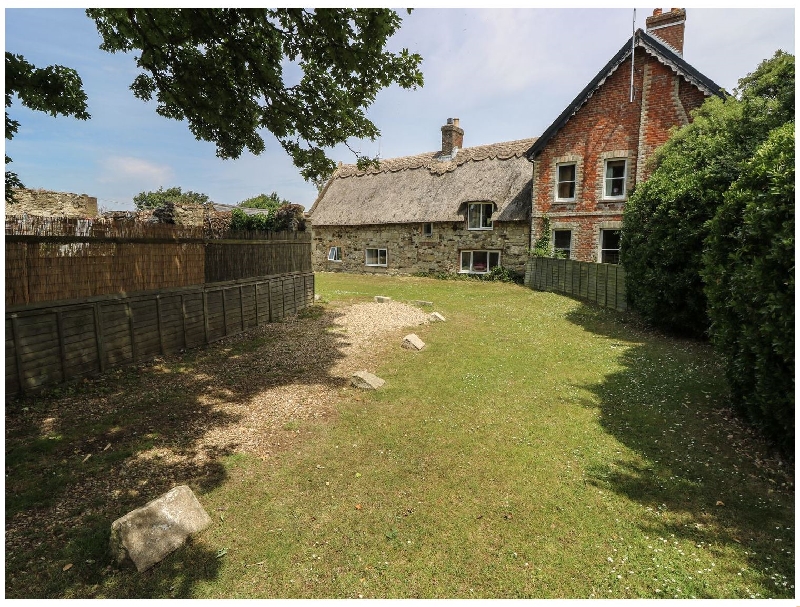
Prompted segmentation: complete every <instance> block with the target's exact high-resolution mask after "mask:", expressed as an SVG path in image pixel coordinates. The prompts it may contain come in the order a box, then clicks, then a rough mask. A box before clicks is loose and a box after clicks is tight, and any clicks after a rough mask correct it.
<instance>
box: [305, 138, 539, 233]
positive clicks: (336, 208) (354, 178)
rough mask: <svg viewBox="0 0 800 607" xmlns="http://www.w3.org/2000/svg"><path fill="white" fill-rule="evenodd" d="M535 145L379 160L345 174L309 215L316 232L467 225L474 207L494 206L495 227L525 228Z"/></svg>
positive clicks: (343, 168)
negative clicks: (509, 224) (324, 228)
mask: <svg viewBox="0 0 800 607" xmlns="http://www.w3.org/2000/svg"><path fill="white" fill-rule="evenodd" d="M535 141H536V139H535V138H534V139H521V140H518V141H508V142H505V143H495V144H492V145H481V146H475V147H471V148H464V149H462V150H458V151H457V153H456V155H455V158H450V157H449V156H443V155H442V153H441V152H429V153H427V154H418V155H416V156H405V157H403V158H392V159H388V160H381V162H380V167H379V168H376V167H369V168H368V169H367V170H360V169H358V167H357V166H355V165H343V166H340V167H339V168H338V169H337V170H336V172H335V173H334V174H333V176H332V177H331V179H330V180H329V181H328V183H327V184H326V186H325V188H324V189H323V190H322V192H321V193H320V195H319V197H317V200H316V202H315V203H314V206H312V207H311V210H310V211H309V214H310V215H311V222H312V224H313V225H315V226H320V225H375V224H386V223H418V222H428V221H432V222H435V221H463V220H464V218H465V215H464V214H465V212H466V206H467V203H469V202H493V203H494V204H495V206H496V211H495V212H494V214H493V215H492V219H493V220H495V221H523V220H526V219H527V218H528V216H529V213H530V207H531V177H532V172H533V171H532V165H531V164H530V162H528V160H527V159H526V158H525V156H524V153H525V151H527V150H528V149H529V148H530V147H531V145H533V143H534V142H535Z"/></svg>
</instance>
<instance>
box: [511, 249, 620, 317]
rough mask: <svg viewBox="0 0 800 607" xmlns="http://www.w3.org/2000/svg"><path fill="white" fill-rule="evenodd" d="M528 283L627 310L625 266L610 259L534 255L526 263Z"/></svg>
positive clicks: (540, 288) (616, 308)
mask: <svg viewBox="0 0 800 607" xmlns="http://www.w3.org/2000/svg"><path fill="white" fill-rule="evenodd" d="M525 284H526V285H527V286H528V287H530V288H531V289H535V290H537V291H552V292H555V293H564V294H565V295H569V296H571V297H576V298H578V299H585V300H588V301H591V302H594V303H596V304H598V305H601V306H603V307H605V308H612V309H614V310H619V311H620V312H624V311H625V310H627V309H628V301H627V298H626V295H625V269H624V268H623V267H622V266H619V265H614V264H607V263H591V262H587V261H573V260H571V259H551V258H549V257H532V258H530V259H529V260H528V263H527V265H526V267H525Z"/></svg>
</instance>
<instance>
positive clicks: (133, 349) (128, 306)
mask: <svg viewBox="0 0 800 607" xmlns="http://www.w3.org/2000/svg"><path fill="white" fill-rule="evenodd" d="M125 313H126V314H127V315H128V328H129V329H130V332H131V357H132V362H136V360H137V356H136V333H135V331H134V326H133V309H132V308H131V302H130V300H128V301H126V302H125Z"/></svg>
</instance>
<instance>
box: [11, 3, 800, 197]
mask: <svg viewBox="0 0 800 607" xmlns="http://www.w3.org/2000/svg"><path fill="white" fill-rule="evenodd" d="M784 6H786V7H791V6H792V5H791V4H789V3H787V4H785V5H784ZM667 10H668V9H667ZM652 12H653V9H652V8H637V9H636V27H637V28H639V27H641V28H644V23H645V18H646V17H647V16H649V15H651V14H652ZM401 14H402V15H403V26H402V28H401V29H400V31H399V32H398V33H397V34H396V35H395V36H394V37H393V38H392V39H391V40H390V43H389V47H390V49H391V50H395V51H396V50H399V49H401V48H404V47H406V48H408V49H409V50H411V51H412V52H416V53H419V54H420V55H422V57H423V64H422V70H423V73H424V76H425V86H424V87H423V88H421V89H417V90H416V91H406V90H403V89H400V88H399V87H396V86H394V87H391V88H389V89H386V90H384V91H383V92H381V93H380V94H379V95H378V98H377V99H376V102H375V103H374V104H373V106H372V107H371V108H370V109H369V113H368V116H369V118H370V119H371V120H372V121H373V122H375V124H376V125H377V126H378V128H379V129H380V130H381V133H382V135H381V138H380V140H379V141H375V142H370V141H363V142H361V141H351V142H350V145H351V147H353V148H354V149H356V150H361V151H362V152H363V153H366V154H368V155H375V154H376V153H380V155H381V157H383V158H391V157H397V156H405V155H409V154H418V153H422V152H429V151H434V150H436V149H438V147H439V145H440V142H441V134H440V127H441V126H442V125H443V124H444V123H445V121H446V120H447V118H459V119H460V121H461V122H460V124H461V127H462V128H463V129H464V131H465V135H464V146H465V147H469V146H473V145H483V144H488V143H495V142H500V141H509V140H513V139H523V138H526V137H535V136H537V135H539V134H541V133H542V131H544V130H545V129H546V128H547V127H548V126H549V125H550V123H551V122H552V121H553V120H555V118H556V117H557V116H558V115H559V114H560V112H561V111H562V110H563V109H564V108H565V107H566V106H567V104H568V103H569V102H570V101H571V100H572V99H573V98H574V97H575V96H576V95H577V94H578V92H580V91H581V89H583V87H584V86H585V85H586V84H587V83H588V82H589V81H590V80H591V78H593V77H594V75H595V74H596V73H597V72H598V71H599V70H600V69H601V68H602V67H603V66H604V65H605V63H606V62H607V61H608V60H609V59H610V58H611V57H612V56H613V55H614V53H616V52H617V51H618V50H619V49H620V47H621V46H622V45H623V44H624V43H625V41H626V40H627V39H628V38H629V37H630V35H631V29H632V25H633V9H632V8H620V9H586V8H571V9H544V8H515V9H463V8H445V9H433V8H421V9H417V10H415V11H414V12H413V13H412V14H411V15H406V14H405V12H404V11H403V12H402V13H401ZM794 34H795V11H794V9H793V8H783V9H774V8H770V9H731V8H725V9H696V8H691V7H688V8H687V22H686V35H685V45H684V59H686V60H687V61H688V62H689V63H690V64H692V65H693V66H694V67H695V68H697V69H698V70H700V71H701V72H702V73H703V74H705V75H706V76H707V77H709V78H711V79H712V80H714V81H715V82H716V83H717V84H719V85H720V86H722V87H724V88H726V89H727V90H729V91H730V90H732V89H733V88H734V87H735V86H736V83H737V81H738V79H739V78H741V77H742V76H745V75H746V74H748V73H750V72H752V71H753V70H754V69H755V68H756V67H757V66H758V64H759V63H760V62H761V61H763V60H764V59H767V58H769V57H771V56H772V55H773V54H774V52H775V51H776V50H778V49H782V50H785V51H787V52H790V53H794ZM5 40H6V51H10V52H13V53H17V54H21V55H23V56H24V57H25V58H26V59H27V60H28V61H30V62H32V63H33V64H34V65H37V66H39V67H44V66H46V65H52V64H60V65H65V66H67V67H71V68H74V69H76V70H77V71H78V72H79V74H80V76H81V78H82V80H83V84H84V90H85V91H86V94H87V95H88V104H89V113H90V114H91V115H92V118H91V119H90V120H88V121H86V122H84V121H79V120H75V119H73V118H68V117H58V118H52V117H50V116H47V115H45V114H42V113H38V112H32V111H29V110H27V109H26V108H23V107H22V106H21V105H20V104H19V102H18V101H16V100H15V102H14V103H13V104H12V106H11V107H10V108H8V109H7V111H8V112H9V114H10V116H11V117H12V118H14V119H16V120H19V121H20V123H21V127H20V129H19V132H18V133H17V135H16V137H15V138H14V140H13V141H11V142H8V141H7V142H6V153H8V154H9V155H10V156H11V157H12V158H13V159H14V162H13V163H12V164H11V165H10V167H11V169H12V170H14V171H16V172H17V173H18V174H19V176H20V178H21V179H22V181H23V183H25V185H26V186H28V187H34V188H44V189H48V190H55V191H61V192H73V193H78V194H81V193H85V194H89V195H90V196H96V197H97V199H98V204H99V205H100V207H101V208H104V209H107V210H116V209H132V208H133V203H132V198H133V196H135V195H136V194H138V193H139V192H142V191H146V190H155V189H158V188H159V187H160V186H163V187H170V186H180V187H182V188H183V189H184V190H194V191H197V192H204V193H206V194H208V195H209V196H210V197H211V199H212V200H214V201H216V202H220V203H226V204H236V203H238V202H240V201H241V200H244V199H246V198H249V197H251V196H255V195H257V194H260V193H262V192H263V193H270V192H272V191H276V192H278V194H279V195H280V196H281V197H283V198H287V199H289V200H291V201H292V202H296V203H299V204H302V205H303V206H305V207H306V209H308V208H310V207H311V205H312V204H313V202H314V199H315V198H316V194H317V190H316V188H315V187H314V186H313V185H311V184H309V183H306V182H305V181H304V180H303V179H302V177H300V175H299V171H298V170H297V169H296V168H295V167H294V165H292V163H291V161H290V160H289V158H288V156H287V155H286V154H285V152H284V151H283V150H282V148H281V147H280V146H279V145H278V143H277V141H276V140H275V139H274V137H272V136H271V135H270V134H269V133H268V132H266V133H264V134H263V136H264V139H265V141H266V144H267V148H266V151H265V152H264V153H263V154H261V155H260V156H258V157H255V156H253V155H251V154H249V153H245V154H244V155H243V156H242V157H241V158H239V159H237V160H221V159H218V158H217V157H216V156H215V147H214V145H213V144H212V143H208V142H199V141H196V140H195V139H194V137H193V136H192V135H191V133H190V132H189V129H188V127H187V125H186V124H185V123H181V122H177V121H175V120H168V119H166V118H162V117H160V116H158V115H157V114H156V113H155V103H154V102H150V103H144V102H142V101H140V100H138V99H136V98H135V97H134V96H133V94H132V93H131V91H130V90H129V88H128V87H129V86H130V84H131V82H132V81H133V79H134V78H135V76H136V74H137V70H136V65H135V63H134V59H133V55H124V54H116V55H112V54H110V53H106V52H104V51H101V50H99V48H98V47H99V44H100V37H99V35H98V34H97V30H96V29H95V27H94V22H93V21H91V20H90V19H89V18H88V17H86V15H85V13H84V11H83V10H82V9H52V8H35V9H22V8H6V9H5ZM330 156H331V157H332V158H333V159H334V160H336V161H342V162H345V163H349V162H353V161H354V158H353V155H352V153H351V152H350V151H349V150H347V149H346V148H345V147H344V146H340V147H337V148H334V149H332V150H330Z"/></svg>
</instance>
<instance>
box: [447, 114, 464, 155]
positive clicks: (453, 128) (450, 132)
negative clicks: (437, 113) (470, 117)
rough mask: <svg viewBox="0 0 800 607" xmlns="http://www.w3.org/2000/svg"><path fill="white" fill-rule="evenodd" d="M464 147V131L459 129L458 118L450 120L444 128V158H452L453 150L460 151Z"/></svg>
mask: <svg viewBox="0 0 800 607" xmlns="http://www.w3.org/2000/svg"><path fill="white" fill-rule="evenodd" d="M463 145H464V129H461V128H459V126H458V118H448V119H447V124H445V125H444V126H443V127H442V156H450V155H451V154H452V153H453V148H458V149H459V150H460V149H461V148H462V147H463Z"/></svg>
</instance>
